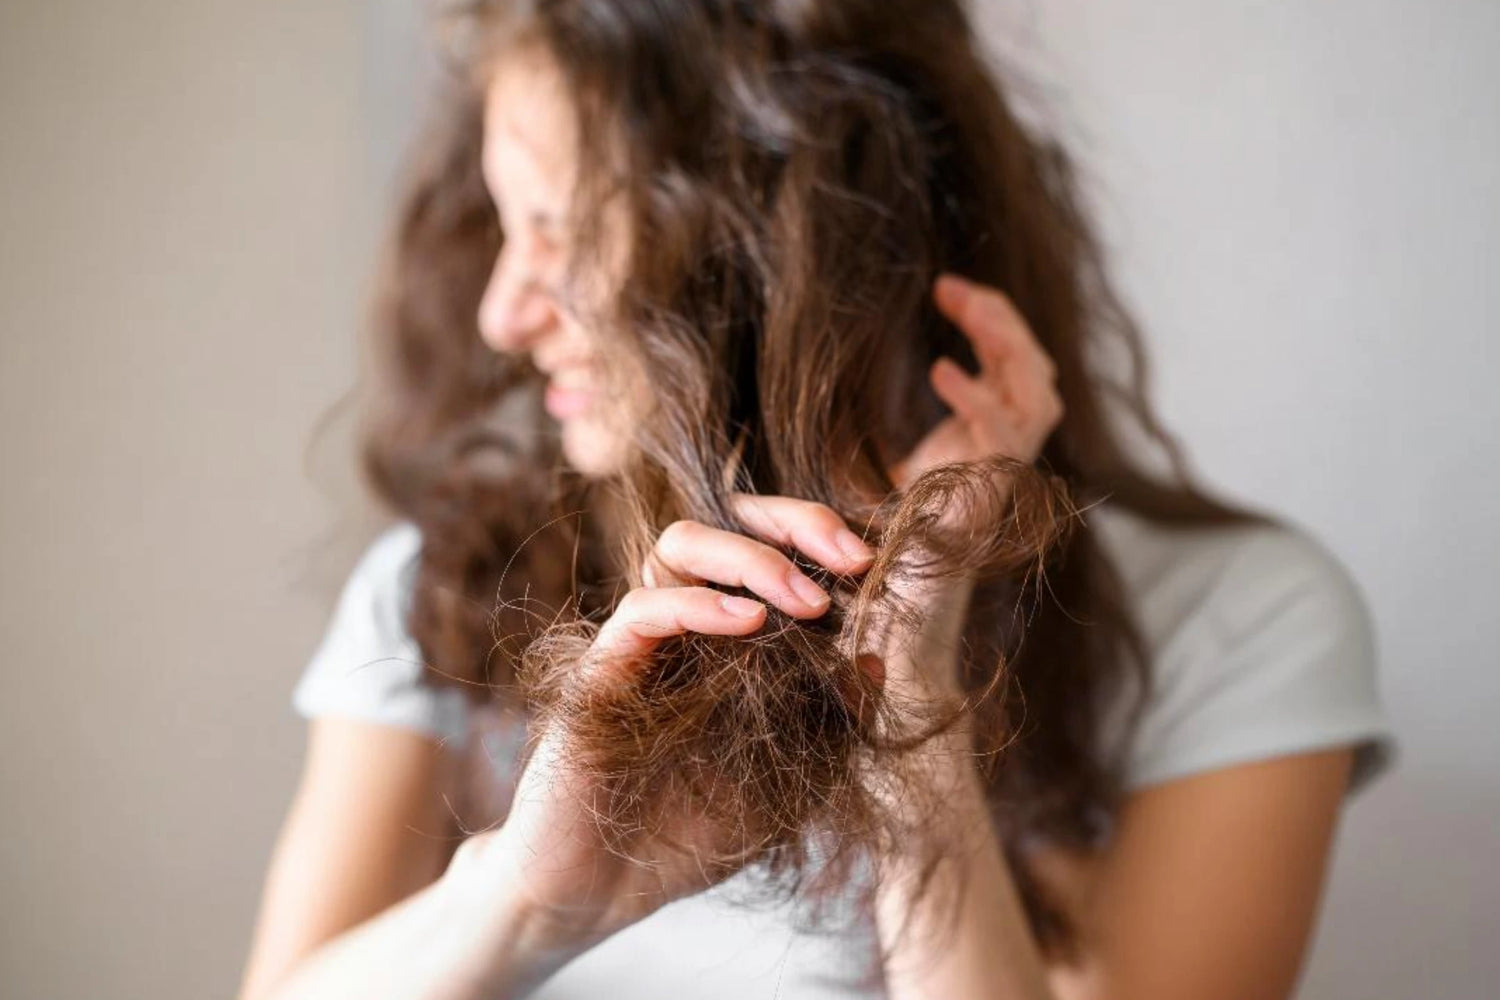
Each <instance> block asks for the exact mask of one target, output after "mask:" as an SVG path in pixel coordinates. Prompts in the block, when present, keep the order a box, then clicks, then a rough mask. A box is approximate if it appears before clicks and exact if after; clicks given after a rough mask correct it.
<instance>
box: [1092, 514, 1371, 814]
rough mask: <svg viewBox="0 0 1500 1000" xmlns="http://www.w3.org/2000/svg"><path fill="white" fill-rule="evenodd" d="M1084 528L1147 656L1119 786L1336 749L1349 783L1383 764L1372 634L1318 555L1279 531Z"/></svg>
mask: <svg viewBox="0 0 1500 1000" xmlns="http://www.w3.org/2000/svg"><path fill="white" fill-rule="evenodd" d="M1090 523H1091V525H1092V526H1093V527H1094V528H1095V532H1096V535H1097V537H1098V538H1099V541H1100V544H1101V546H1102V547H1103V548H1104V550H1105V551H1106V552H1107V553H1108V554H1109V555H1110V556H1111V558H1112V560H1113V562H1114V565H1115V566H1116V568H1117V571H1118V572H1119V573H1120V576H1121V579H1122V581H1123V583H1124V586H1125V589H1126V594H1127V598H1128V600H1129V601H1130V603H1131V607H1132V610H1133V611H1134V613H1135V616H1136V620H1137V623H1138V625H1139V627H1140V629H1141V631H1142V635H1143V638H1144V639H1145V642H1146V647H1147V650H1148V653H1149V656H1150V666H1151V678H1150V685H1149V688H1148V689H1147V691H1146V693H1145V698H1144V701H1143V703H1142V707H1141V713H1140V717H1139V720H1138V723H1137V725H1136V726H1135V728H1134V730H1133V731H1131V732H1130V733H1129V734H1128V735H1125V734H1124V730H1123V726H1122V727H1121V728H1120V731H1121V737H1120V738H1121V740H1122V741H1123V744H1124V745H1122V746H1121V747H1119V748H1118V753H1119V755H1120V760H1121V763H1122V767H1123V772H1124V776H1125V782H1126V785H1127V787H1140V786H1144V785H1148V784H1155V783H1158V782H1161V781H1165V780H1169V779H1171V778H1175V777H1182V776H1185V775H1187V774H1191V773H1195V772H1197V771H1202V770H1207V769H1210V768H1213V767H1219V766H1226V765H1229V764H1233V763H1241V762H1247V761H1250V760H1257V759H1264V758H1267V757H1272V756H1277V755H1281V754H1286V753H1296V752H1302V751H1308V750H1314V749H1322V748H1328V747H1333V746H1340V745H1349V746H1352V747H1353V748H1355V750H1356V768H1355V778H1354V782H1355V784H1356V785H1360V784H1363V783H1365V782H1367V781H1368V780H1369V779H1370V778H1372V777H1373V776H1374V775H1375V774H1376V773H1378V772H1379V771H1381V770H1382V769H1383V768H1384V767H1385V766H1386V765H1387V764H1388V762H1389V759H1390V756H1391V751H1392V748H1393V744H1392V740H1391V736H1390V732H1389V726H1388V723H1387V721H1386V717H1385V713H1384V710H1383V706H1382V705H1381V702H1380V698H1379V692H1378V686H1377V677H1376V663H1377V648H1376V639H1375V629H1374V623H1373V620H1372V618H1371V615H1370V611H1369V608H1368V605H1367V603H1366V601H1365V599H1364V596H1363V594H1362V592H1361V591H1360V588H1359V586H1358V584H1357V583H1356V582H1355V580H1354V578H1353V576H1352V575H1351V574H1350V572H1349V570H1348V568H1347V567H1346V566H1345V565H1344V564H1343V563H1342V562H1341V561H1340V560H1339V559H1338V558H1337V557H1336V556H1334V555H1333V553H1332V552H1331V551H1329V550H1328V548H1327V547H1326V546H1324V545H1323V544H1322V543H1321V542H1319V541H1318V540H1317V539H1315V538H1313V537H1312V536H1311V535H1309V534H1308V533H1307V532H1305V531H1303V530H1301V529H1299V528H1296V527H1292V526H1289V525H1285V524H1245V525H1227V526H1216V527H1207V528H1188V529H1183V528H1175V527H1169V526H1165V525H1160V524H1156V523H1153V522H1150V521H1148V520H1146V519H1144V518H1140V517H1138V516H1135V515H1133V514H1130V513H1129V512H1125V511H1122V510H1118V509H1113V508H1108V507H1104V508H1100V509H1099V510H1098V511H1096V512H1095V513H1094V514H1091V517H1090ZM1116 721H1117V722H1118V721H1120V720H1118V719H1117V720H1116Z"/></svg>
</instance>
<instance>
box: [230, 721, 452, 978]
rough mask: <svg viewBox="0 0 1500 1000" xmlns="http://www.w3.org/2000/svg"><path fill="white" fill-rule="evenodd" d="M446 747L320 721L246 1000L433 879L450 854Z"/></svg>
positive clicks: (273, 880) (269, 886)
mask: <svg viewBox="0 0 1500 1000" xmlns="http://www.w3.org/2000/svg"><path fill="white" fill-rule="evenodd" d="M448 766H449V761H448V754H447V752H446V751H445V750H444V749H443V748H442V747H441V746H439V745H438V743H437V742H436V741H434V740H433V739H431V738H429V737H427V736H424V735H422V734H420V733H417V732H414V731H410V730H406V729H400V728H397V727H393V726H382V725H375V724H372V723H365V722H357V721H353V720H349V719H342V718H334V717H330V718H320V719H316V720H314V721H313V722H312V723H311V725H310V727H309V738H308V751H307V757H306V761H305V763H304V765H303V771H302V778H301V781H300V785H299V787H298V790H297V793H296V796H295V798H294V800H293V802H292V806H291V809H290V811H289V813H288V815H287V818H286V822H285V824H284V825H283V827H282V832H281V836H280V838H279V840H278V843H277V846H276V850H275V853H274V855H273V857H272V861H271V865H270V870H269V874H268V875H267V878H266V885H265V890H264V895H263V899H262V902H261V910H260V916H259V918H258V920H257V923H256V930H255V937H254V942H253V944H252V946H251V950H250V957H249V960H248V962H247V965H246V968H245V973H244V979H243V982H242V985H241V989H240V994H239V995H240V997H241V1000H259V998H261V997H264V996H267V995H268V994H269V992H270V990H271V987H272V986H273V985H274V984H275V983H277V982H278V981H280V980H281V979H282V978H284V977H285V976H286V975H287V973H288V972H289V970H291V969H292V968H293V967H294V966H296V965H297V964H298V963H299V962H300V961H301V960H302V959H303V958H304V957H306V956H307V955H308V954H309V953H310V952H312V951H313V950H314V949H316V948H317V947H318V946H319V945H321V944H322V943H323V942H325V941H328V940H329V939H330V938H333V937H335V936H336V935H338V934H340V933H342V932H343V931H345V930H347V929H349V928H351V927H353V926H354V925H356V924H358V923H360V922H361V921H363V920H366V919H368V918H369V917H371V916H372V915H374V914H376V913H378V912H380V911H381V910H384V909H385V908H386V907H388V906H390V905H391V904H393V903H395V902H397V901H398V900H400V899H402V898H404V897H406V896H408V895H409V894H411V893H413V892H415V891H417V890H418V889H420V888H422V887H423V886H425V885H427V884H428V883H430V882H431V881H432V880H433V879H435V878H436V877H437V876H438V875H439V874H440V873H441V872H442V870H443V866H444V865H445V864H447V861H448V856H449V854H450V852H451V851H452V846H453V845H452V842H451V841H450V840H449V837H448V835H449V834H450V829H449V814H448V810H447V807H446V806H445V805H444V803H443V800H442V797H441V789H442V788H443V787H444V784H445V778H446V769H447V768H448Z"/></svg>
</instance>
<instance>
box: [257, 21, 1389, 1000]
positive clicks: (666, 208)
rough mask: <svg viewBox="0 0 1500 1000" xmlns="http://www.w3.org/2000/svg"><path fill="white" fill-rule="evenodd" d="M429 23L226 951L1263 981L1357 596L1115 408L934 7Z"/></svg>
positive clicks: (1088, 312) (1097, 989)
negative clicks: (308, 641)
mask: <svg viewBox="0 0 1500 1000" xmlns="http://www.w3.org/2000/svg"><path fill="white" fill-rule="evenodd" d="M462 23H463V25H464V27H465V28H466V29H467V31H466V34H465V36H464V37H465V39H466V40H467V42H468V45H467V48H466V50H465V58H466V60H467V69H468V70H469V71H470V72H469V74H468V76H467V77H466V79H467V80H470V81H471V85H470V86H468V87H467V89H465V90H464V91H463V92H462V93H461V94H459V95H457V96H455V97H453V99H452V100H450V101H448V102H446V103H445V104H444V110H445V112H446V114H447V116H448V117H447V118H446V119H445V122H444V124H443V127H441V128H440V129H439V130H438V131H437V132H436V133H435V138H433V139H431V140H429V143H428V144H427V145H426V146H425V147H424V152H425V153H426V154H427V157H428V159H427V160H426V161H425V162H424V163H422V164H420V165H419V169H418V171H417V173H416V182H415V184H414V186H413V188H412V191H411V193H410V195H409V198H408V201H407V202H406V205H405V210H404V212H403V215H402V217H401V223H400V228H399V231H398V234H397V241H396V250H397V252H396V254H395V255H394V257H393V260H392V264H391V269H390V272H389V280H388V284H387V292H386V298H385V300H384V302H383V307H382V314H381V318H382V323H381V330H382V333H383V335H384V336H385V337H386V341H385V344H386V347H387V353H386V359H385V360H386V362H387V368H388V373H389V375H390V384H389V385H387V386H385V387H384V389H383V392H382V394H381V401H382V403H383V404H384V405H385V406H387V407H388V409H387V410H386V412H384V413H383V414H379V415H377V416H376V418H375V419H374V420H373V421H372V423H371V424H370V431H369V439H368V445H367V449H366V458H367V468H368V470H369V472H370V477H371V481H372V482H373V484H374V485H375V487H376V489H377V491H378V492H379V493H380V495H381V496H382V498H383V499H384V500H385V501H386V502H387V503H388V504H389V505H390V506H391V507H392V508H393V509H394V510H395V511H397V512H398V513H399V514H400V515H402V523H401V524H399V525H397V526H396V527H395V528H393V529H392V530H391V531H389V532H387V533H386V534H385V535H383V536H382V537H381V538H380V539H379V540H378V541H377V542H376V544H375V545H374V546H373V547H372V548H371V550H370V551H369V553H368V554H367V555H366V557H365V559H364V560H363V561H362V562H361V564H360V566H359V567H357V568H356V571H355V573H354V575H353V577H351V580H350V582H349V584H348V586H347V587H346V589H345V592H344V595H343V597H342V598H341V600H340V606H339V609H338V612H337V613H336V616H335V620H334V623H333V625H332V626H331V628H330V631H329V633H328V636H327V637H326V638H325V641H324V644H323V647H322V648H321V649H320V650H319V653H318V655H317V657H316V658H315V660H314V662H313V663H312V664H311V665H310V666H309V668H308V672H307V675H306V676H305V677H304V680H303V682H302V684H301V685H300V686H299V688H298V692H297V698H296V700H297V704H298V707H299V708H300V710H301V711H303V713H304V714H306V715H308V716H309V717H310V718H312V719H313V722H312V733H311V740H310V744H309V753H308V760H307V765H306V771H305V774H304V777H303V781H302V786H301V789H300V790H299V793H298V797H297V800H296V802H295V803H294V806H293V809H292V812H291V814H290V816H289V818H288V822H287V826H286V829H285V831H284V833H283V836H282V839H281V842H280V844H279V846H278V848H277V853H276V858H275V861H274V863H273V866H272V871H271V875H270V878H269V881H268V886H267V893H266V899H265V902H264V905H263V910H262V915H261V920H260V924H259V928H258V932H257V938H256V943H255V946H254V949H253V953H252V956H251V961H250V966H249V969H248V970H247V974H246V982H245V986H244V992H243V996H245V997H247V998H251V997H255V998H258V997H269V996H275V997H293V996H318V997H326V996H343V995H359V996H391V997H396V996H403V997H405V996H410V997H418V996H421V997H429V996H443V997H450V996H456V997H467V996H474V997H480V996H483V997H495V996H519V995H523V994H527V993H531V992H534V995H539V996H558V997H564V996H592V995H595V994H597V993H599V992H601V991H603V990H606V989H607V990H609V991H610V992H611V993H613V994H615V995H627V996H628V995H633V992H638V993H639V995H642V996H646V995H651V996H660V995H668V996H675V995H689V996H700V995H707V996H716V997H718V996H772V995H777V996H831V995H834V993H835V992H836V991H838V990H839V989H842V988H844V987H851V986H852V988H856V989H859V990H862V991H864V992H865V993H867V994H868V995H882V994H884V995H888V996H890V997H893V998H917V997H929V996H931V997H944V998H953V997H980V996H983V997H991V996H994V997H1014V998H1046V997H1056V998H1064V997H1111V998H1114V997H1152V998H1172V997H1195V998H1196V997H1204V996H1214V997H1236V996H1245V997H1251V996H1253V997H1267V996H1285V995H1288V994H1289V993H1290V991H1291V990H1292V988H1293V985H1294V983H1295V980H1296V976H1297V972H1298V969H1299V968H1300V965H1301V962H1302V958H1303V954H1304V951H1305V948H1306V943H1307V940H1308V937H1309V934H1310V931H1311V928H1312V926H1313V921H1314V917H1315V915H1316V910H1317V903H1318V897H1319V893H1320V889H1321V885H1322V880H1323V876H1324V872H1325V870H1326V866H1327V861H1328V855H1329V850H1330V844H1331V840H1332V836H1333V832H1334V829H1335V825H1336V819H1337V815H1338V810H1339V807H1340V804H1341V801H1342V799H1343V797H1344V796H1345V794H1346V793H1347V791H1348V789H1349V788H1350V787H1351V785H1352V784H1353V783H1354V782H1357V781H1363V780H1365V779H1367V778H1368V777H1369V776H1370V775H1371V774H1372V773H1374V771H1375V770H1376V769H1377V768H1378V767H1379V765H1380V762H1381V759H1382V754H1381V751H1382V750H1383V745H1384V744H1383V741H1384V739H1385V729H1384V722H1383V719H1382V716H1381V713H1380V710H1379V706H1378V703H1377V701H1376V699H1375V696H1374V691H1373V679H1372V676H1371V665H1370V661H1371V651H1370V636H1369V626H1368V622H1367V620H1366V618H1365V616H1364V611H1363V607H1362V605H1361V604H1360V602H1359V598H1358V596H1357V593H1356V592H1355V591H1354V589H1353V587H1352V585H1351V584H1350V582H1349V581H1348V579H1347V576H1346V575H1345V574H1344V573H1343V571H1342V569H1341V568H1340V567H1339V566H1338V565H1337V563H1336V562H1334V561H1333V560H1332V559H1331V558H1330V557H1328V556H1327V555H1326V553H1324V552H1323V550H1322V549H1320V548H1319V547H1318V546H1316V545H1315V544H1314V543H1312V542H1311V541H1310V540H1308V539H1307V538H1305V537H1304V536H1301V535H1300V534H1298V533H1296V532H1295V531H1293V530H1291V529H1288V528H1285V527H1281V526H1278V525H1276V524H1274V523H1272V522H1271V521H1269V520H1268V519H1266V518H1263V517H1258V516H1255V515H1251V514H1249V513H1246V512H1242V511H1238V510H1235V509H1232V508H1229V507H1227V506H1224V505H1222V504H1220V503H1217V502H1215V501H1213V500H1210V499H1208V498H1207V497H1205V496H1203V495H1202V494H1200V493H1199V492H1197V491H1195V490H1194V489H1192V488H1191V487H1190V486H1189V485H1187V483H1186V479H1185V477H1184V476H1183V475H1182V474H1181V469H1180V463H1176V466H1177V470H1178V471H1177V476H1176V481H1174V482H1168V483H1163V482H1159V481H1157V480H1156V479H1154V478H1153V477H1151V476H1149V475H1147V474H1145V473H1144V472H1142V471H1141V470H1140V468H1139V467H1138V464H1137V462H1135V461H1134V460H1132V458H1131V457H1130V456H1129V455H1128V454H1127V453H1126V451H1125V449H1124V448H1123V447H1122V445H1121V444H1120V439H1121V436H1122V435H1121V433H1120V429H1119V428H1120V422H1121V421H1122V420H1127V419H1128V420H1133V421H1134V423H1135V424H1136V425H1137V427H1138V429H1140V430H1142V431H1144V432H1145V433H1146V434H1148V435H1150V436H1151V437H1152V438H1154V439H1155V440H1156V441H1158V442H1159V443H1161V444H1162V445H1163V446H1165V447H1167V450H1168V453H1169V454H1171V449H1170V446H1169V444H1168V442H1167V441H1166V439H1165V437H1164V436H1163V435H1162V434H1161V432H1160V431H1159V429H1158V428H1157V425H1156V424H1155V422H1154V420H1153V419H1152V417H1151V415H1150V412H1149V409H1148V408H1147V406H1146V403H1145V398H1144V389H1143V386H1142V382H1141V377H1140V374H1139V373H1140V370H1141V369H1140V365H1139V349H1138V339H1137V337H1136V335H1135V333H1134V330H1133V328H1132V327H1131V326H1130V324H1129V322H1128V321H1127V319H1126V318H1125V316H1124V315H1123V313H1122V311H1121V310H1120V309H1119V307H1118V305H1117V303H1116V301H1115V299H1114V298H1113V296H1112V294H1111V292H1110V290H1109V288H1108V285H1107V284H1106V283H1105V281H1104V278H1103V272H1102V268H1101V266H1100V262H1099V253H1098V250H1097V247H1096V245H1095V243H1094V242H1093V239H1092V237H1091V235H1090V232H1089V229H1088V227H1087V225H1086V223H1085V220H1084V219H1083V217H1082V216H1081V215H1080V213H1079V211H1078V208H1077V196H1076V193H1075V191H1074V189H1073V186H1072V184H1071V180H1070V174H1069V170H1068V162H1067V159H1066V157H1065V156H1063V155H1062V153H1061V152H1060V151H1059V150H1057V149H1056V148H1055V147H1053V146H1049V145H1046V144H1043V143H1041V142H1039V141H1037V140H1036V139H1034V138H1033V137H1032V136H1031V135H1030V134H1029V133H1028V131H1027V130H1026V129H1025V128H1023V127H1022V125H1021V124H1020V123H1019V122H1018V121H1017V120H1016V118H1015V117H1014V115H1013V114H1012V113H1011V110H1010V109H1009V107H1008V106H1007V104H1006V102H1005V100H1004V98H1003V95H1002V93H1001V91H1000V89H999V86H998V84H997V83H996V81H994V80H993V79H992V77H991V76H990V75H989V73H988V71H987V70H986V69H985V67H984V64H983V61H982V59H981V58H980V56H979V55H978V53H977V51H976V46H975V43H974V40H973V38H972V37H971V34H970V29H969V26H968V24H967V22H966V19H965V17H964V15H963V13H962V11H961V9H959V7H958V6H957V4H956V3H952V2H947V0H921V2H918V0H774V2H762V3H743V2H733V0H670V2H669V0H659V2H653V3H642V2H638V0H537V2H531V3H507V4H488V3H479V4H476V5H474V7H473V9H471V10H469V11H467V12H466V13H465V14H464V15H463V16H462ZM502 234H503V235H502ZM960 273H961V274H963V275H965V276H967V279H970V280H965V279H961V278H958V277H957V276H956V274H960ZM939 275H944V276H943V277H940V278H939V277H938V276H939ZM934 279H937V280H934ZM476 318H477V322H476ZM1121 348H1123V351H1122V352H1120V353H1122V354H1123V357H1124V359H1125V360H1126V361H1129V362H1131V365H1130V366H1129V370H1128V371H1127V372H1126V375H1127V376H1128V377H1126V378H1124V379H1120V378H1118V377H1112V375H1111V372H1110V370H1109V368H1108V367H1107V364H1106V362H1108V361H1109V360H1110V358H1109V357H1108V356H1107V355H1106V352H1107V351H1109V350H1111V349H1121ZM538 397H540V399H539V398H538ZM1111 403H1113V404H1114V406H1113V408H1111ZM539 404H540V405H539ZM542 411H544V413H543V412H542ZM851 529H852V530H851ZM1023 639H1024V642H1023ZM424 665H425V666H424ZM523 726H525V727H527V729H528V730H529V734H530V738H531V743H530V744H529V752H527V753H519V752H517V747H516V743H517V742H518V734H519V733H521V732H522V727H523ZM507 740H508V741H510V742H509V743H508V744H507V742H506V741H507ZM460 749H462V750H465V751H467V752H466V753H459V752H456V751H457V750H460ZM476 765H477V767H476ZM507 781H514V783H515V787H514V791H513V794H512V792H511V789H510V788H509V787H508V786H507ZM455 818H456V820H457V823H456V825H457V827H458V832H461V833H465V834H468V833H471V832H473V831H476V830H478V831H479V832H477V833H473V835H472V836H469V837H468V839H466V840H464V841H463V844H462V846H461V847H459V849H458V851H457V853H456V854H453V855H452V856H451V858H450V852H451V848H452V844H453V842H454V839H455V838H454V837H450V836H447V835H446V834H448V833H449V832H450V828H449V823H450V822H451V821H453V820H454V819H455ZM705 890H706V891H705ZM757 893H758V894H759V895H761V896H762V897H768V898H769V903H768V904H767V905H762V906H761V907H759V908H755V909H736V908H732V907H731V906H730V905H729V903H730V902H732V901H734V900H736V899H742V898H743V897H744V896H745V895H754V894H757ZM808 901H811V902H814V903H819V904H822V905H821V906H820V907H814V908H813V909H812V910H811V911H804V910H803V909H801V908H800V904H801V903H803V902H808ZM762 902H763V903H764V902H765V900H763V901H762ZM668 903H672V904H673V905H671V906H668V905H667V904H668ZM841 906H842V907H844V909H843V910H842V911H841V910H840V907H841ZM809 912H810V913H811V915H812V919H803V918H804V917H806V916H808V913H809ZM840 913H842V916H843V917H845V918H846V919H844V920H842V921H840V920H836V919H833V917H836V916H838V915H840ZM835 924H837V925H838V928H837V931H836V932H835V933H833V934H831V935H820V934H819V933H817V931H816V928H817V927H818V926H822V925H827V926H830V927H831V926H833V925H835ZM866 972H871V973H873V975H869V976H865V975H863V974H864V973H866ZM841 981H842V982H841Z"/></svg>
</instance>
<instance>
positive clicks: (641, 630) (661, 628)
mask: <svg viewBox="0 0 1500 1000" xmlns="http://www.w3.org/2000/svg"><path fill="white" fill-rule="evenodd" d="M765 620H766V606H765V605H764V604H761V603H760V602H759V601H753V600H751V599H750V598H748V597H736V596H734V595H732V594H724V593H720V592H719V591H717V590H713V589H712V588H709V587H660V588H650V587H637V588H636V589H635V590H632V591H631V592H630V593H628V594H626V595H625V596H624V597H623V598H621V599H620V604H619V606H618V607H617V608H615V612H614V614H612V615H610V616H609V620H608V621H606V622H605V623H604V625H603V626H601V627H600V629H599V634H598V635H597V636H595V637H594V643H593V645H592V647H590V653H591V657H592V659H593V661H594V664H595V669H599V670H603V671H605V672H606V678H607V679H625V677H626V676H627V675H628V673H629V672H630V670H631V666H632V665H633V664H637V663H639V662H640V661H641V658H642V657H644V656H645V655H646V654H647V653H650V652H651V651H652V650H653V649H655V648H656V647H657V646H659V645H661V644H662V642H663V641H664V640H666V639H668V638H670V637H672V636H674V635H682V634H684V633H687V632H701V633H703V634H705V635H749V634H750V633H751V632H754V631H755V630H756V629H758V628H760V627H761V625H763V624H765Z"/></svg>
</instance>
